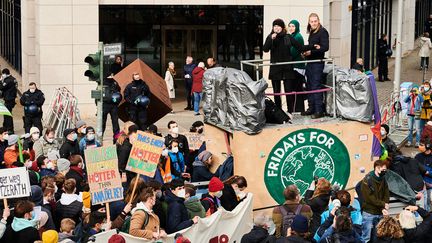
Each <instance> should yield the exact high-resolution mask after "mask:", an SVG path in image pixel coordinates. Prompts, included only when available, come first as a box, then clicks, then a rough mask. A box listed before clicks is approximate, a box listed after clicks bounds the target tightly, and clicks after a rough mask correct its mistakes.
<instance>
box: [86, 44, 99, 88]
mask: <svg viewBox="0 0 432 243" xmlns="http://www.w3.org/2000/svg"><path fill="white" fill-rule="evenodd" d="M101 58H102V57H101V51H98V52H96V53H95V54H89V55H88V56H86V58H85V59H84V62H86V63H88V64H89V68H88V70H86V71H85V72H84V76H87V77H88V78H89V80H91V81H96V82H97V83H100V82H101V78H102V77H101V76H102V75H101V74H102V70H101V68H102V66H101Z"/></svg>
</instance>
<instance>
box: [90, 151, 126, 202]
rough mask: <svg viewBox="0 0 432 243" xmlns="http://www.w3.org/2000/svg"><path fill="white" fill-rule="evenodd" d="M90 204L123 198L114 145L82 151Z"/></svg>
mask: <svg viewBox="0 0 432 243" xmlns="http://www.w3.org/2000/svg"><path fill="white" fill-rule="evenodd" d="M84 153H85V158H86V165H87V177H88V182H89V185H90V194H91V200H92V205H95V204H101V203H107V202H112V201H118V200H121V199H123V187H122V184H121V177H120V173H119V170H118V163H117V161H118V160H117V150H116V147H115V145H111V146H104V147H100V148H90V149H86V150H85V151H84Z"/></svg>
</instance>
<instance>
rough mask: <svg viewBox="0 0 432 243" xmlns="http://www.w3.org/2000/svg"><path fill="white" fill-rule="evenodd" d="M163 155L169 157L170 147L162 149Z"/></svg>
mask: <svg viewBox="0 0 432 243" xmlns="http://www.w3.org/2000/svg"><path fill="white" fill-rule="evenodd" d="M162 156H163V157H167V156H168V149H164V150H162Z"/></svg>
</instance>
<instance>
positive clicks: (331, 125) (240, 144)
mask: <svg viewBox="0 0 432 243" xmlns="http://www.w3.org/2000/svg"><path fill="white" fill-rule="evenodd" d="M300 129H321V130H324V131H326V132H328V133H330V134H332V135H334V136H335V137H336V138H338V139H339V140H340V141H341V142H342V143H343V144H344V145H345V147H346V149H347V151H348V155H347V156H349V160H350V164H349V165H350V168H349V178H348V182H347V183H346V187H347V188H349V187H353V186H354V185H355V184H356V182H357V181H359V180H361V179H362V178H363V177H364V175H365V174H364V173H363V172H361V171H365V172H366V173H367V172H368V171H370V170H371V169H372V167H373V163H372V160H371V157H370V155H371V147H372V132H371V130H370V125H369V124H363V123H359V122H354V121H341V120H334V121H330V122H327V123H316V124H310V125H287V126H279V127H271V128H268V127H267V128H265V129H264V130H263V131H262V132H261V133H260V134H257V135H253V136H251V135H247V134H245V133H243V132H234V134H233V139H232V141H231V149H232V152H233V154H234V158H235V159H234V172H235V174H237V175H243V176H245V177H246V179H247V181H248V191H250V192H252V193H254V194H255V197H254V208H260V207H266V206H271V205H275V204H277V202H276V201H275V200H274V199H273V198H272V196H271V195H270V193H269V191H268V189H267V187H266V185H265V181H264V173H265V168H268V166H267V167H266V161H267V159H268V158H269V155H270V153H271V151H272V149H273V147H274V146H275V145H276V144H277V143H278V142H279V141H280V140H281V139H282V138H284V137H285V136H286V135H288V134H292V133H293V132H298V131H299V130H300ZM307 142H308V139H307V138H306V141H305V144H307ZM292 149H294V150H290V148H288V149H287V151H288V153H291V152H293V151H296V150H295V149H296V148H292ZM331 149H333V150H334V151H338V150H337V149H338V148H337V147H331ZM329 153H330V154H331V153H332V152H331V151H330V152H329ZM335 156H336V157H338V156H339V155H335ZM315 157H318V156H316V155H315V156H314V158H315ZM347 158H348V157H347ZM282 162H283V161H282ZM301 162H302V163H305V162H306V160H303V161H301ZM343 163H344V162H343V161H342V162H341V161H335V163H334V167H335V169H339V167H342V166H341V165H342V164H343ZM281 167H282V166H281ZM314 172H315V171H314ZM347 173H348V172H347ZM291 174H292V173H291ZM289 175H290V174H287V175H285V176H289ZM311 181H312V179H311ZM308 183H310V181H309V182H308ZM276 184H277V183H275V184H274V188H276V187H277V185H276ZM272 186H273V185H272V184H270V187H272ZM282 191H283V189H282V190H280V192H278V193H281V194H282Z"/></svg>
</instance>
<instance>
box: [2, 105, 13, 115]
mask: <svg viewBox="0 0 432 243" xmlns="http://www.w3.org/2000/svg"><path fill="white" fill-rule="evenodd" d="M0 115H3V116H12V114H11V113H10V111H9V110H8V109H7V108H6V106H5V105H4V104H3V103H2V102H0Z"/></svg>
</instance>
